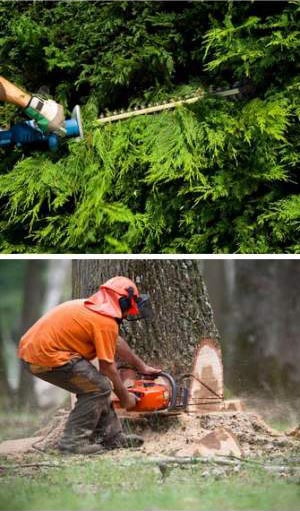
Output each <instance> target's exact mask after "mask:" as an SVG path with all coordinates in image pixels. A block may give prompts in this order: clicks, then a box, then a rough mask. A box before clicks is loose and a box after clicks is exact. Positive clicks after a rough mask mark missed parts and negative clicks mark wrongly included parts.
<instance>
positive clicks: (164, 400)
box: [114, 380, 170, 412]
mask: <svg viewBox="0 0 300 511" xmlns="http://www.w3.org/2000/svg"><path fill="white" fill-rule="evenodd" d="M128 391H129V392H132V393H133V394H135V395H136V396H137V397H138V398H139V401H137V404H136V406H135V407H134V408H132V409H131V410H130V411H132V412H153V411H155V410H163V409H165V408H168V406H169V403H170V391H169V389H168V387H167V385H163V384H160V383H156V382H155V381H153V380H136V381H135V382H134V384H133V385H132V386H131V387H128ZM114 406H115V408H120V403H119V400H118V399H116V400H114Z"/></svg>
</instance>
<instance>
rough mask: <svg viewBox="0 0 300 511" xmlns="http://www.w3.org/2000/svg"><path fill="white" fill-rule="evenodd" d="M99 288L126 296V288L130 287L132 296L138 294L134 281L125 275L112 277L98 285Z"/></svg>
mask: <svg viewBox="0 0 300 511" xmlns="http://www.w3.org/2000/svg"><path fill="white" fill-rule="evenodd" d="M100 289H110V290H111V291H114V292H115V293H118V294H119V295H120V296H128V290H129V289H132V294H133V296H135V297H137V296H139V292H138V289H137V287H136V285H135V283H134V282H133V281H132V280H130V279H128V278H127V277H121V276H117V277H113V278H112V279H109V280H108V281H107V282H105V283H104V284H102V285H101V286H100Z"/></svg>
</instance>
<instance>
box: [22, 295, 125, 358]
mask: <svg viewBox="0 0 300 511" xmlns="http://www.w3.org/2000/svg"><path fill="white" fill-rule="evenodd" d="M117 337H118V324H117V322H116V321H115V319H113V318H111V317H109V316H104V315H103V314H98V313H97V312H94V311H92V310H90V309H88V308H87V307H85V305H84V301H83V300H71V301H68V302H65V303H62V304H60V305H58V306H57V307H55V308H54V309H52V310H51V311H50V312H48V313H46V314H45V315H44V316H42V317H41V318H40V319H39V320H38V321H37V322H36V323H35V324H34V325H33V326H32V327H31V328H30V329H29V330H28V331H27V332H26V333H25V334H24V335H23V337H22V338H21V341H20V345H19V350H18V356H19V357H20V358H21V359H22V360H25V361H26V362H30V363H32V364H38V365H41V366H48V367H57V366H60V365H63V364H66V363H67V362H68V361H69V360H70V359H71V358H73V357H76V356H78V355H80V356H82V357H84V358H85V359H87V360H91V359H93V358H95V357H97V358H98V359H100V360H105V361H107V362H113V361H114V356H115V351H116V342H117Z"/></svg>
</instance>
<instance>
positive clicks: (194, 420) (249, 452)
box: [0, 410, 300, 458]
mask: <svg viewBox="0 0 300 511" xmlns="http://www.w3.org/2000/svg"><path fill="white" fill-rule="evenodd" d="M68 414H69V411H68V410H59V411H58V412H57V413H56V414H55V415H54V417H53V418H52V419H51V421H50V422H49V424H47V425H46V426H45V427H44V428H43V429H41V430H39V431H37V432H36V434H35V435H34V442H33V441H32V440H33V439H32V438H31V439H20V440H11V441H6V442H3V443H2V444H0V454H1V452H2V454H3V455H9V456H17V455H20V454H22V453H24V452H30V451H32V449H33V447H32V443H34V449H38V450H41V451H44V452H51V451H52V450H55V449H57V443H58V440H59V438H60V436H61V434H62V431H63V429H64V425H65V422H66V419H67V417H68ZM123 425H124V430H125V431H126V432H130V433H133V432H134V433H138V434H141V435H142V436H143V437H144V439H145V443H144V445H143V447H142V448H140V449H139V452H141V453H144V454H146V455H149V456H152V455H165V456H191V455H193V452H199V445H200V444H201V440H202V439H203V438H204V437H205V436H207V434H208V433H210V432H212V431H215V430H216V429H217V428H221V429H222V428H224V429H225V430H226V431H228V432H230V433H231V434H232V436H233V437H234V438H235V439H236V441H237V445H238V446H239V447H240V449H241V452H242V454H243V456H245V457H260V456H267V457H269V458H270V457H277V456H288V455H289V454H291V453H292V454H295V453H296V452H297V451H298V452H300V442H299V436H298V434H294V435H291V433H290V432H287V433H283V432H279V431H276V430H274V429H272V428H270V427H269V426H268V425H267V424H266V423H265V422H264V421H263V420H262V418H261V417H260V416H259V415H257V414H256V413H253V412H239V411H236V412H230V411H228V412H210V413H204V414H199V415H196V414H193V415H192V414H190V415H189V414H186V413H182V414H180V415H175V416H174V415H173V416H172V415H169V416H168V415H167V414H163V413H161V414H159V413H157V414H153V415H151V416H148V417H139V418H137V417H135V418H134V419H132V420H131V419H128V418H127V419H124V420H123ZM298 429H299V428H298ZM296 431H297V432H298V430H297V428H296ZM3 444H5V445H3ZM1 449H2V451H1ZM26 449H27V450H26ZM200 451H201V449H200ZM123 452H124V454H125V455H126V452H127V451H126V450H124V451H123ZM220 454H222V452H220Z"/></svg>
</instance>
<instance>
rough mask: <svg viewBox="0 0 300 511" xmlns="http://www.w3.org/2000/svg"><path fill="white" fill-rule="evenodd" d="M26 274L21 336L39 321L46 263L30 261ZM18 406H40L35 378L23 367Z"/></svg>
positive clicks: (27, 262)
mask: <svg viewBox="0 0 300 511" xmlns="http://www.w3.org/2000/svg"><path fill="white" fill-rule="evenodd" d="M26 264H27V267H26V273H25V282H24V299H23V310H22V319H21V329H20V330H21V335H23V334H24V333H25V332H26V330H28V328H30V327H31V326H32V325H33V323H35V321H37V320H38V318H39V316H40V313H41V307H42V301H43V294H44V290H45V283H44V279H43V272H44V268H45V262H44V261H37V260H28V261H26ZM18 405H19V407H20V408H31V409H33V408H35V407H37V406H38V402H37V396H36V392H35V388H34V377H33V376H32V375H31V374H30V373H29V372H27V371H26V370H25V368H24V367H23V366H22V365H21V372H20V382H19V390H18Z"/></svg>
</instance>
